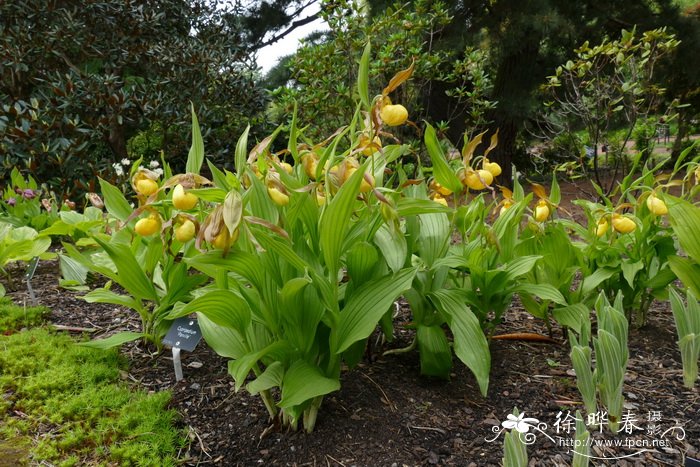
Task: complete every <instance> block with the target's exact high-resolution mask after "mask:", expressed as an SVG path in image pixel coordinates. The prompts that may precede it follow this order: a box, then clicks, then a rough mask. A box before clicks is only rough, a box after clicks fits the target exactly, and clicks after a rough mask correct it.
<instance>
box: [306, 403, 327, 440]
mask: <svg viewBox="0 0 700 467" xmlns="http://www.w3.org/2000/svg"><path fill="white" fill-rule="evenodd" d="M322 402H323V396H316V397H314V399H313V400H312V401H311V406H310V407H309V408H308V409H306V410H304V429H305V430H306V432H307V433H311V432H312V431H314V427H315V426H316V418H317V417H318V409H319V408H321V403H322Z"/></svg>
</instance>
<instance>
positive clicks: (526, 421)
mask: <svg viewBox="0 0 700 467" xmlns="http://www.w3.org/2000/svg"><path fill="white" fill-rule="evenodd" d="M538 423H540V421H539V420H537V419H536V418H525V412H523V413H521V414H520V415H518V416H517V417H516V416H515V415H513V414H512V413H511V414H508V417H507V420H506V421H504V422H502V423H501V426H502V427H503V428H506V429H508V430H512V429H515V431H517V432H518V433H527V432H528V431H530V428H532V427H536V426H537V424H538Z"/></svg>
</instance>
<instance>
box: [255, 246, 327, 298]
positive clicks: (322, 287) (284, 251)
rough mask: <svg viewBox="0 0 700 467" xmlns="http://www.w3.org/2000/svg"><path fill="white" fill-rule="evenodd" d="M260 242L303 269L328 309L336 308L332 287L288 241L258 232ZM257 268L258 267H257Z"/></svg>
mask: <svg viewBox="0 0 700 467" xmlns="http://www.w3.org/2000/svg"><path fill="white" fill-rule="evenodd" d="M257 239H258V241H259V242H260V244H261V245H262V246H263V247H264V248H265V249H266V250H270V251H273V252H274V253H275V254H276V255H278V256H280V257H282V258H283V259H284V260H285V261H287V262H288V263H289V264H290V265H291V266H293V267H294V268H295V269H297V270H298V271H300V272H301V271H304V272H305V273H307V274H309V276H310V277H311V279H313V284H314V286H315V287H316V288H317V289H318V290H319V293H320V295H321V298H322V299H323V303H324V304H325V305H326V306H327V307H328V309H329V310H336V309H337V307H338V303H337V299H336V297H335V295H334V294H333V289H332V286H331V284H330V283H329V282H328V280H327V279H326V278H325V277H323V276H321V275H320V274H319V273H318V272H317V271H316V270H315V269H314V268H313V267H312V266H311V265H310V264H309V263H308V262H306V261H305V260H304V259H303V258H302V257H301V256H299V255H298V254H296V252H295V251H294V250H293V249H292V247H291V245H289V243H288V242H286V241H283V240H281V239H279V238H277V237H274V236H272V235H268V234H264V233H260V234H259V235H258V236H257ZM258 269H259V267H258Z"/></svg>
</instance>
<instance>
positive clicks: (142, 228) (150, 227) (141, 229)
mask: <svg viewBox="0 0 700 467" xmlns="http://www.w3.org/2000/svg"><path fill="white" fill-rule="evenodd" d="M158 229H160V219H159V218H158V216H156V215H151V216H149V217H144V218H143V219H139V220H138V222H136V225H135V226H134V231H135V232H136V233H137V234H139V235H141V236H142V237H148V236H151V235H153V234H154V233H156V232H158Z"/></svg>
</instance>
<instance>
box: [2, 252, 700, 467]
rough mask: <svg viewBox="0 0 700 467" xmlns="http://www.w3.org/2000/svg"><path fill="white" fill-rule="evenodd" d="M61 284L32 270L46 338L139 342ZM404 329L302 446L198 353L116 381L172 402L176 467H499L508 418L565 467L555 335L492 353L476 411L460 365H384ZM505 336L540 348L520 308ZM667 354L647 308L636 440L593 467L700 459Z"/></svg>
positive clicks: (633, 398) (630, 386)
mask: <svg viewBox="0 0 700 467" xmlns="http://www.w3.org/2000/svg"><path fill="white" fill-rule="evenodd" d="M16 272H17V273H19V272H20V271H19V270H17V271H16ZM57 284H58V264H57V262H55V261H52V262H43V263H41V264H40V265H39V268H38V270H37V273H36V275H35V277H34V279H33V281H32V286H33V288H34V289H35V290H36V291H37V295H38V302H39V303H40V304H42V305H46V306H48V307H50V308H51V309H52V314H51V318H50V319H51V321H52V322H53V324H56V325H60V326H67V327H71V328H78V329H80V328H87V329H94V330H95V331H94V332H93V333H91V334H92V335H93V336H98V335H105V334H109V333H113V332H116V331H117V330H135V329H138V324H139V323H138V321H137V319H136V317H135V316H134V315H133V314H131V313H130V312H128V311H127V310H125V309H120V308H117V307H114V306H112V305H101V304H88V303H85V302H84V301H82V300H80V299H78V298H77V295H79V294H77V293H74V292H70V291H66V290H64V289H61V288H59V287H58V285H57ZM11 296H12V298H13V299H14V300H15V301H16V302H17V303H20V304H22V303H29V302H30V298H29V295H28V293H27V290H26V286H25V284H24V283H23V282H22V283H20V282H18V289H17V290H16V291H14V292H12V293H11ZM402 318H408V316H406V314H405V313H404V312H402V313H401V314H400V315H399V322H398V325H397V339H396V340H395V341H394V342H393V343H391V344H381V343H378V342H377V341H376V339H374V337H376V336H373V338H372V342H373V345H372V347H371V350H370V351H369V352H368V353H367V355H366V357H365V359H364V360H363V362H362V363H361V364H360V365H359V366H358V367H357V368H354V369H352V370H348V371H345V372H344V373H343V376H342V378H341V384H342V386H341V390H340V391H339V392H336V393H332V394H330V395H329V397H327V398H326V400H325V401H324V404H323V406H322V408H321V411H320V414H319V419H318V423H317V425H316V429H315V431H314V433H313V434H311V435H307V434H305V433H304V432H301V431H300V432H286V431H281V430H279V429H278V428H277V427H275V426H273V425H271V424H270V421H269V420H268V417H267V412H266V410H265V407H264V406H263V404H262V402H261V401H260V400H259V398H258V397H253V396H250V395H249V394H248V393H247V392H245V391H241V392H239V393H235V392H234V391H233V381H232V379H231V378H230V376H228V374H227V372H226V361H225V360H224V359H222V358H221V357H219V356H217V355H216V354H214V353H213V352H212V351H210V350H209V349H208V348H207V347H206V346H205V345H204V343H201V344H200V345H199V347H198V348H197V349H196V350H195V351H194V352H193V353H185V354H183V366H184V375H185V379H184V380H182V381H180V382H179V383H176V382H175V375H174V372H173V367H172V361H171V359H170V358H169V355H170V354H169V352H167V351H166V352H163V353H162V354H159V355H155V354H153V353H152V352H151V351H149V349H145V348H143V346H141V345H137V344H127V345H125V346H124V347H123V349H122V351H123V352H124V353H125V354H126V355H127V356H128V357H129V359H130V362H131V366H130V369H129V372H128V374H127V375H124V378H125V379H128V380H130V381H131V382H132V383H133V384H134V385H136V386H139V387H142V388H145V389H147V390H151V391H161V390H167V389H170V390H172V393H173V399H172V402H171V405H172V407H173V408H175V409H176V410H177V411H178V412H179V413H180V414H181V417H182V418H181V424H182V427H183V429H184V430H185V432H187V433H188V434H189V435H188V436H189V445H188V446H187V448H186V450H183V452H181V459H182V460H183V463H184V464H185V465H203V464H204V465H206V464H213V465H331V466H333V465H347V466H349V465H387V466H390V465H397V466H401V465H459V466H467V465H474V466H477V465H478V466H487V465H500V462H501V458H502V455H503V454H502V453H503V436H502V435H501V436H500V437H499V438H498V439H496V440H495V441H490V440H491V439H492V438H494V437H495V436H496V434H495V433H494V431H492V430H493V428H494V427H496V426H498V425H499V424H500V423H501V422H502V421H504V420H505V419H506V416H507V415H508V414H509V413H511V412H512V410H513V408H514V407H517V408H518V409H519V410H520V411H521V412H525V416H527V417H534V418H536V419H538V420H539V421H540V422H541V423H546V424H547V427H543V426H541V428H542V432H535V434H536V441H535V443H534V445H532V446H530V447H529V448H528V453H529V456H530V464H531V465H568V464H570V462H571V452H570V451H569V449H570V448H569V447H567V446H566V445H565V441H563V440H561V439H559V438H557V426H556V423H557V421H558V420H559V421H560V422H561V421H563V420H564V419H565V415H566V414H567V411H571V413H572V414H573V413H574V412H575V411H576V409H582V405H581V404H580V401H581V398H580V395H579V393H578V391H577V389H576V380H575V377H574V375H573V372H572V371H571V370H570V368H571V364H570V360H569V357H568V352H569V345H568V343H567V342H565V341H564V340H563V337H562V332H561V329H559V328H558V327H555V329H554V338H555V341H556V342H555V343H532V342H525V341H505V340H494V341H492V342H491V351H492V371H491V384H490V389H489V393H488V397H487V398H486V399H484V398H482V397H481V396H480V394H479V390H478V386H477V384H476V381H475V380H474V377H473V376H472V375H471V373H469V372H468V370H467V369H466V368H465V367H464V366H463V365H462V364H461V363H459V362H458V361H456V362H455V370H454V373H453V374H452V378H451V381H448V382H445V381H441V380H435V379H430V378H425V377H421V376H420V375H419V371H420V365H419V358H418V353H417V352H409V353H405V354H398V355H388V356H382V352H383V351H385V350H387V349H389V348H398V347H402V346H405V345H408V343H409V342H410V340H411V338H412V334H411V333H412V331H410V330H406V329H404V328H403V327H402V324H406V323H405V322H403V323H401V319H402ZM506 332H536V333H541V334H546V330H545V329H544V326H543V325H542V323H541V322H540V321H539V320H535V319H534V318H532V317H530V316H529V315H528V314H527V313H526V312H525V311H524V310H522V309H521V308H519V307H518V306H517V305H516V306H514V307H513V309H511V310H510V312H509V313H508V314H507V315H506V319H505V322H504V323H503V325H502V326H501V327H500V328H499V333H506ZM675 341H676V336H675V326H674V324H673V318H672V315H671V312H670V309H669V307H668V304H667V303H662V304H659V303H656V304H654V306H653V308H652V311H651V312H650V320H649V324H648V325H647V326H646V327H645V328H643V329H640V330H632V331H631V332H630V338H629V347H630V361H629V365H628V371H627V376H626V381H625V388H624V395H625V404H626V405H625V407H626V409H627V412H628V414H629V415H630V416H631V417H633V420H630V422H631V423H632V424H634V425H635V426H636V427H638V428H640V429H639V430H632V431H633V432H632V433H626V432H624V431H623V432H622V433H619V434H618V435H617V436H612V435H611V434H610V433H608V432H606V431H605V430H603V432H602V433H595V434H594V436H593V438H594V439H595V440H596V441H599V442H600V443H602V444H604V443H606V442H609V443H610V442H612V443H615V440H618V442H619V443H622V444H623V445H622V446H604V445H601V446H596V447H594V448H593V452H592V454H593V455H595V456H597V457H604V458H608V460H595V461H594V463H595V464H596V465H683V463H684V461H685V458H686V457H694V458H698V457H700V452H699V449H700V443H699V442H698V440H699V439H700V423H698V420H697V414H698V413H700V393H699V392H698V390H697V387H696V388H694V389H692V390H688V389H685V388H684V387H683V385H682V370H681V365H680V355H679V352H678V349H677V345H676V342H675ZM560 411H561V412H562V414H560V415H558V414H559V412H560ZM654 427H659V428H661V429H662V431H665V430H667V429H669V428H673V427H681V428H682V429H683V430H684V439H676V438H675V435H676V434H680V433H681V432H680V431H679V430H675V431H671V432H669V433H667V434H666V436H665V437H664V439H665V440H666V441H667V443H662V442H661V441H658V439H659V435H660V433H659V432H658V428H654ZM559 428H560V430H559V432H560V433H559V435H560V436H562V437H567V435H566V433H565V428H566V427H565V425H564V424H560V425H559ZM571 435H573V429H572V430H571ZM548 436H549V437H551V439H550V438H548ZM661 444H664V445H663V446H662V445H661ZM632 446H634V447H632ZM645 449H646V452H642V451H643V450H645ZM624 456H629V458H627V459H621V458H622V457H624Z"/></svg>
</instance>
